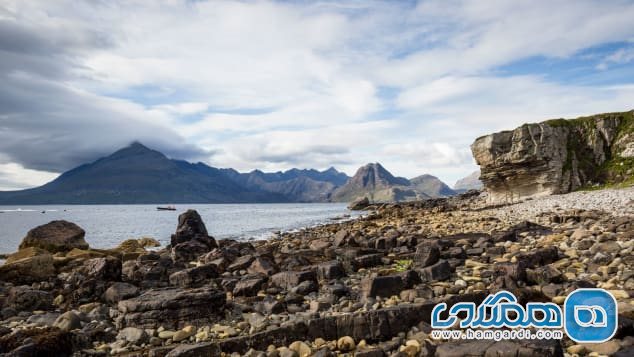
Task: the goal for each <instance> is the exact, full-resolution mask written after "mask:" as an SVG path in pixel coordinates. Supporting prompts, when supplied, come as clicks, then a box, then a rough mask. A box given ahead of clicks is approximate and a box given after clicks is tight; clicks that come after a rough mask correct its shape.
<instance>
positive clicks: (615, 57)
mask: <svg viewBox="0 0 634 357" xmlns="http://www.w3.org/2000/svg"><path fill="white" fill-rule="evenodd" d="M632 61H634V46H631V47H627V48H619V49H618V50H616V51H615V52H613V53H612V54H610V55H609V56H607V57H606V58H605V59H603V61H601V63H599V64H598V65H597V68H598V69H600V70H606V69H607V68H608V67H609V66H610V65H613V64H626V63H630V62H632Z"/></svg>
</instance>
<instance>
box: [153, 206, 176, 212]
mask: <svg viewBox="0 0 634 357" xmlns="http://www.w3.org/2000/svg"><path fill="white" fill-rule="evenodd" d="M156 210H157V211H176V207H174V206H165V207H160V206H159V207H156Z"/></svg>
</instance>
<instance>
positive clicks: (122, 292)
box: [103, 283, 139, 304]
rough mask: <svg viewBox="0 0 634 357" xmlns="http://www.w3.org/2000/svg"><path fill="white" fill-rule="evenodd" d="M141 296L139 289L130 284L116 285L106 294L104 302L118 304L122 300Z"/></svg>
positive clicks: (111, 286)
mask: <svg viewBox="0 0 634 357" xmlns="http://www.w3.org/2000/svg"><path fill="white" fill-rule="evenodd" d="M137 295H139V288H137V287H136V286H134V285H132V284H129V283H114V284H112V285H110V287H109V288H108V290H106V292H105V293H104V296H103V298H104V300H106V301H107V302H109V303H111V304H116V303H118V302H119V301H121V300H125V299H129V298H132V297H135V296H137Z"/></svg>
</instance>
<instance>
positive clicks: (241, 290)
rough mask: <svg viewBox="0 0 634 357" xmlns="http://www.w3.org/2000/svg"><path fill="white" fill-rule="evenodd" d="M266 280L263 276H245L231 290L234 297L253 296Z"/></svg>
mask: <svg viewBox="0 0 634 357" xmlns="http://www.w3.org/2000/svg"><path fill="white" fill-rule="evenodd" d="M267 281H268V278H267V277H266V276H264V275H259V274H255V275H251V276H246V277H244V278H242V280H240V281H239V282H238V283H237V284H236V285H235V287H234V288H233V295H235V296H255V295H257V293H258V291H260V290H261V289H262V287H263V286H264V284H265V283H266V282H267Z"/></svg>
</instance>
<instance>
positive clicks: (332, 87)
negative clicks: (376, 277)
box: [0, 0, 634, 190]
mask: <svg viewBox="0 0 634 357" xmlns="http://www.w3.org/2000/svg"><path fill="white" fill-rule="evenodd" d="M633 19H634V2H633V1H619V0H614V1H601V0H599V1H586V0H575V1H557V0H548V1H535V0H529V1H518V0H512V1H495V0H487V1H453V0H449V1H448V0H441V1H420V2H415V1H400V2H397V1H385V2H382V1H367V0H363V1H178V0H173V1H154V0H148V1H140V0H139V1H125V2H124V1H121V2H119V1H113V0H108V1H106V0H104V1H96V0H92V1H85V2H81V1H75V0H73V1H64V0H47V1H36V0H26V1H25V0H15V1H13V0H0V77H1V79H0V189H5V190H6V189H19V188H25V187H33V186H36V185H40V184H42V183H45V182H47V181H49V180H51V179H52V178H54V177H55V176H56V175H57V174H58V173H60V172H63V171H65V170H68V169H70V168H72V167H74V166H76V165H78V164H81V163H84V162H87V161H92V160H94V159H96V158H98V157H100V156H102V155H104V154H108V153H110V152H112V151H114V150H116V149H118V148H120V147H122V146H125V145H127V144H129V143H130V142H132V141H134V140H139V141H141V142H143V143H145V144H146V145H148V146H151V147H153V148H156V149H158V150H161V151H163V152H164V153H166V154H167V155H168V156H170V157H174V158H183V159H188V160H193V161H203V162H205V163H207V164H210V165H213V166H217V167H233V168H236V169H238V170H241V171H247V170H251V169H255V168H259V169H262V170H265V171H271V170H283V169H288V168H291V167H299V168H318V169H324V168H327V167H329V166H334V167H336V168H338V169H340V170H343V171H345V172H346V173H348V174H353V173H354V171H355V170H356V168H357V167H358V166H360V165H362V164H365V163H367V162H376V161H378V162H381V163H382V164H383V165H384V166H385V167H386V168H387V169H388V170H390V171H392V172H393V173H394V174H396V175H400V176H405V177H413V176H417V175H420V174H423V173H431V174H434V175H436V176H439V177H440V178H441V179H443V180H446V181H447V182H448V183H450V184H453V183H454V182H455V180H456V179H458V178H460V177H462V176H466V175H467V174H469V173H470V172H472V171H473V170H475V169H476V168H477V166H476V165H475V164H474V162H473V159H472V158H471V154H470V151H469V145H470V144H471V142H472V141H473V139H474V138H476V137H477V136H480V135H483V134H486V133H489V132H493V131H498V130H501V129H511V128H514V127H516V126H518V125H519V124H521V123H523V122H535V121H541V120H544V119H548V118H559V117H576V116H580V115H584V114H592V113H598V112H606V111H623V110H630V109H634V20H633Z"/></svg>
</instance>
